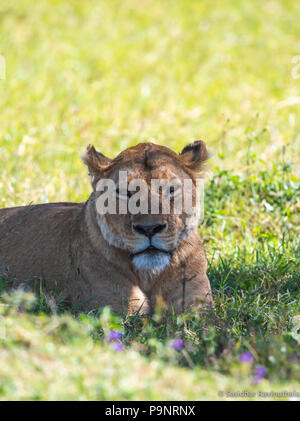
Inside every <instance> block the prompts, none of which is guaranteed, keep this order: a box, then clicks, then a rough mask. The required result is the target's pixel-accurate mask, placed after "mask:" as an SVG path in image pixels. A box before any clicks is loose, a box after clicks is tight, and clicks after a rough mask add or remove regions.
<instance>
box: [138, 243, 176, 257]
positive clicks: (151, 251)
mask: <svg viewBox="0 0 300 421" xmlns="http://www.w3.org/2000/svg"><path fill="white" fill-rule="evenodd" d="M144 253H147V254H150V255H154V254H157V253H166V254H170V253H169V252H168V251H166V250H163V249H160V248H157V247H154V246H152V245H151V246H149V247H147V248H145V249H144V250H141V251H138V252H137V253H133V254H132V255H131V257H135V256H139V255H140V254H144Z"/></svg>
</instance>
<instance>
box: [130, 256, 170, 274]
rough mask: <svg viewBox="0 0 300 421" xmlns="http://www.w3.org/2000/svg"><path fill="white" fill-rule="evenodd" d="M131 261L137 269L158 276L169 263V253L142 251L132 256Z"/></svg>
mask: <svg viewBox="0 0 300 421" xmlns="http://www.w3.org/2000/svg"><path fill="white" fill-rule="evenodd" d="M132 262H133V264H134V266H135V267H136V269H137V270H138V271H141V272H147V273H148V274H149V275H151V276H158V275H159V274H160V273H162V272H163V271H164V270H165V268H166V267H167V266H168V264H169V263H170V255H169V254H167V253H155V254H150V253H142V254H138V255H137V256H134V258H133V259H132Z"/></svg>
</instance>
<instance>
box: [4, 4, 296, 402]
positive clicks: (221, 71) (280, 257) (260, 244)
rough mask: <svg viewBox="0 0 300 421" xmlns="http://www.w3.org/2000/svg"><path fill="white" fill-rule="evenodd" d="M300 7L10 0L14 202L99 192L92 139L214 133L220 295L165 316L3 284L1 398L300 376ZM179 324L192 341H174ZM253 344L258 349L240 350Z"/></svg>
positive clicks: (269, 381)
mask: <svg viewBox="0 0 300 421" xmlns="http://www.w3.org/2000/svg"><path fill="white" fill-rule="evenodd" d="M299 14H300V3H299V2H297V1H293V0H288V1H283V0H281V1H279V0H269V1H267V2H263V3H262V2H259V1H258V0H254V1H251V2H240V1H234V0H226V1H219V0H218V1H216V2H214V3H213V4H212V3H211V2H208V1H196V0H191V1H186V0H179V1H176V2H175V1H172V0H166V1H164V2H156V1H154V0H142V1H131V2H129V3H126V2H117V1H115V0H111V1H109V2H107V1H98V0H97V1H96V0H89V1H85V2H83V1H82V2H79V1H75V0H70V1H62V0H48V1H47V0H41V1H39V2H36V1H33V0H27V1H25V0H16V1H7V2H1V4H0V30H1V39H0V55H1V56H2V57H4V59H5V62H6V78H5V79H3V78H2V79H0V207H9V206H17V205H24V204H29V203H41V202H47V201H49V202H51V201H84V200H86V199H87V197H88V195H89V193H90V191H91V188H90V184H89V179H88V176H87V171H86V168H85V167H84V166H83V165H82V163H81V161H80V158H79V154H80V153H81V152H82V151H83V150H84V148H85V147H86V145H87V144H88V143H93V144H94V145H95V146H96V147H97V149H99V150H100V151H101V152H103V153H104V154H106V155H108V156H110V157H113V156H115V155H116V154H118V153H119V152H120V151H121V150H123V149H124V148H126V147H128V146H131V145H134V144H136V143H138V142H141V141H155V142H157V143H160V144H164V145H166V146H169V147H171V148H173V149H174V150H175V151H177V152H179V151H180V150H181V149H182V148H183V146H184V145H185V144H187V143H189V142H191V141H193V140H195V139H204V140H206V141H207V144H208V146H209V147H210V148H211V150H212V151H213V157H212V159H211V164H210V168H211V173H210V176H209V180H208V182H207V184H206V188H205V218H204V222H203V224H202V226H201V227H200V233H201V236H202V239H203V242H204V244H205V248H206V252H207V256H208V260H209V269H208V274H209V277H210V280H211V284H212V288H213V294H214V297H215V304H216V308H215V313H214V314H209V315H203V316H201V317H199V316H196V315H193V314H188V315H186V316H185V318H183V319H181V318H179V319H176V318H175V319H174V318H173V319H171V320H168V322H167V323H166V321H165V320H164V318H163V316H162V315H161V314H159V312H158V314H156V315H155V317H154V319H153V320H148V319H145V320H144V319H143V318H140V317H139V316H136V317H134V318H131V319H128V318H121V317H120V316H117V315H112V314H111V313H109V312H108V310H107V311H106V310H105V311H104V313H102V314H101V315H99V313H98V309H95V312H93V313H91V314H88V315H87V314H80V313H79V314H78V313H75V312H71V314H70V309H66V308H60V307H58V308H52V309H50V308H49V306H48V305H47V303H46V302H45V301H44V300H43V299H40V301H39V302H38V303H37V304H36V305H33V307H32V306H29V307H28V308H27V305H25V304H24V303H23V304H22V303H21V304H20V302H18V300H21V301H22V300H23V298H20V297H21V296H12V297H9V296H5V297H4V298H2V304H5V305H4V306H3V305H2V304H1V305H0V310H1V314H2V315H3V317H4V318H5V329H6V335H5V338H4V339H3V338H2V339H1V340H0V361H1V362H0V399H5V398H8V399H206V398H210V399H218V395H217V392H218V390H220V391H226V390H231V391H238V390H243V389H246V390H249V391H250V390H258V389H260V390H266V391H270V390H273V391H276V390H278V391H280V390H297V387H298V389H299V381H300V380H299V361H300V355H299V344H300V338H299V330H297V326H296V327H295V323H294V320H295V317H296V316H297V315H298V314H299V281H300V279H299V250H300V248H299V178H298V175H299V164H300V159H299V157H300V135H299V132H300V131H299V129H300V118H299V117H300V116H299V114H300V113H299V107H300V79H299V78H295V77H292V75H293V74H294V76H295V75H296V76H297V72H295V71H294V72H293V69H294V70H295V63H294V64H293V63H292V58H293V57H294V56H296V55H299V54H300V25H299V22H298V21H299V19H298V16H299ZM0 265H1V262H0ZM0 289H1V294H2V293H4V290H5V288H4V280H2V279H1V280H0ZM2 289H3V290H2ZM18 297H19V298H18ZM16 300H17V301H16ZM24 300H25V299H24ZM25 302H26V300H25ZM8 304H9V305H8ZM7 308H9V310H7ZM18 308H19V310H21V312H17V310H16V309H18ZM3 320H4V319H3V318H0V321H1V322H3ZM183 326H185V329H183ZM109 329H117V330H120V331H122V332H123V334H124V336H123V339H122V340H123V343H124V344H125V346H126V350H125V351H120V352H115V351H113V350H112V347H111V344H109V343H108V341H107V338H106V334H107V331H108V330H109ZM2 330H3V329H2ZM2 330H1V329H0V334H1V332H2V333H3V331H2ZM175 337H180V338H183V339H184V342H185V348H184V350H183V351H179V352H173V351H174V350H170V341H171V340H172V339H174V338H175ZM247 350H248V351H250V352H251V353H253V355H254V356H255V361H254V362H253V364H252V365H243V364H240V363H239V356H240V354H241V353H242V352H244V351H247ZM257 365H263V366H265V367H266V368H267V375H266V379H265V380H263V381H262V383H261V384H259V385H255V384H254V382H253V371H254V370H255V367H256V366H257ZM28 378H30V382H29V381H28Z"/></svg>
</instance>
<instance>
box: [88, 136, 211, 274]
mask: <svg viewBox="0 0 300 421" xmlns="http://www.w3.org/2000/svg"><path fill="white" fill-rule="evenodd" d="M207 158H208V152H207V149H206V145H205V143H204V142H203V141H196V142H194V143H192V144H190V145H188V146H186V147H185V148H184V149H183V151H182V152H181V153H180V154H176V153H175V152H173V151H172V150H170V149H169V148H166V147H164V146H159V145H156V144H153V143H141V144H138V145H137V146H134V147H131V148H129V149H127V150H125V151H123V152H121V153H120V154H119V155H118V156H117V157H116V158H114V159H110V158H107V157H105V156H104V155H103V154H102V153H100V152H97V151H96V150H95V148H94V147H93V146H91V145H89V146H88V148H87V151H86V153H85V155H84V156H83V160H84V162H85V163H86V165H87V166H88V168H89V174H90V176H91V180H92V186H93V189H94V193H93V195H92V197H93V199H94V202H95V208H96V218H97V223H98V225H99V227H100V229H101V232H102V235H103V237H104V238H105V240H106V241H107V242H108V243H109V244H110V245H112V246H114V247H117V248H120V249H123V250H125V251H126V252H128V254H129V256H130V258H131V259H132V262H133V264H134V266H135V268H136V269H137V270H139V271H142V272H147V273H151V274H152V275H156V274H159V273H161V272H162V271H163V270H164V269H165V268H166V267H167V266H168V264H169V262H170V259H171V256H172V253H174V251H176V249H177V248H178V246H179V245H180V243H181V242H182V241H183V240H184V239H186V238H187V237H188V236H189V234H190V233H191V232H192V231H193V230H194V229H195V228H196V227H197V212H196V209H197V205H198V204H197V205H196V180H197V177H198V176H199V174H200V173H201V171H202V169H203V164H204V162H205V161H206V160H207ZM137 180H138V181H137ZM185 194H187V195H188V194H190V196H191V198H192V199H191V198H190V199H185V197H187V196H185ZM188 200H192V202H189V204H190V205H192V206H193V209H192V210H191V209H190V208H189V210H188V211H187V209H186V202H187V201H188ZM180 203H181V205H180ZM178 204H179V207H178ZM195 205H196V206H195ZM103 207H105V212H103Z"/></svg>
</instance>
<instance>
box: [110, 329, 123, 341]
mask: <svg viewBox="0 0 300 421" xmlns="http://www.w3.org/2000/svg"><path fill="white" fill-rule="evenodd" d="M122 336H123V335H122V333H121V332H118V331H117V330H111V331H110V332H109V335H108V339H109V340H110V341H118V340H120V339H122Z"/></svg>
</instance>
